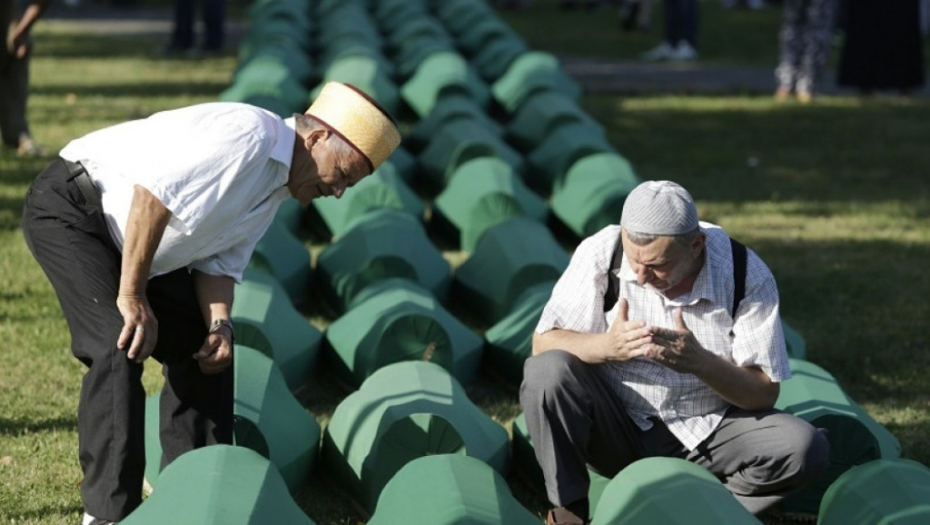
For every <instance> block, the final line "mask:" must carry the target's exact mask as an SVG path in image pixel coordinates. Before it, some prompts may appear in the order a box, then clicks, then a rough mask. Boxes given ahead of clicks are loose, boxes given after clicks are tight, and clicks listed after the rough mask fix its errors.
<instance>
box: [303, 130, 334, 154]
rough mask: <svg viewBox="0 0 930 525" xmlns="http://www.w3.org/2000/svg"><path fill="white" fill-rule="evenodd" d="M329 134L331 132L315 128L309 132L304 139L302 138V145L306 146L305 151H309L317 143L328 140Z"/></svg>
mask: <svg viewBox="0 0 930 525" xmlns="http://www.w3.org/2000/svg"><path fill="white" fill-rule="evenodd" d="M330 133H332V132H331V131H330V130H328V129H323V128H317V129H315V130H313V131H311V132H310V133H309V134H308V135H307V136H306V137H304V144H305V145H306V146H307V149H308V150H309V149H310V148H312V147H313V145H314V144H316V143H317V142H319V141H324V140H326V139H327V138H329V135H330Z"/></svg>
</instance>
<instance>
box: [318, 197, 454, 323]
mask: <svg viewBox="0 0 930 525" xmlns="http://www.w3.org/2000/svg"><path fill="white" fill-rule="evenodd" d="M316 271H317V282H318V283H319V285H320V288H321V290H322V291H323V294H324V297H325V299H326V301H327V303H328V304H329V305H330V306H331V307H332V308H333V309H334V310H335V311H337V312H344V311H345V309H346V306H347V305H348V304H349V303H350V302H351V301H352V299H353V298H354V297H355V296H356V295H357V294H358V292H360V291H361V290H362V289H363V288H365V287H366V286H368V285H369V284H371V283H372V282H374V281H377V280H381V279H387V278H391V277H401V278H408V279H412V280H413V281H415V282H416V283H418V284H419V285H421V286H422V287H423V288H425V289H427V290H429V291H430V292H431V293H432V294H433V295H434V296H435V297H437V298H439V299H440V300H444V299H445V297H446V294H447V293H448V291H449V285H450V283H451V282H452V271H451V269H450V267H449V262H448V261H446V259H444V258H443V256H442V253H441V252H440V251H439V250H438V249H437V248H436V247H435V246H434V245H433V243H432V241H430V240H429V238H428V237H427V235H426V230H425V229H424V228H423V224H422V222H420V221H419V220H417V219H416V218H414V217H413V216H412V215H410V214H407V213H404V212H401V211H397V210H390V209H381V210H374V211H371V212H368V213H366V214H365V215H362V216H360V217H358V218H357V219H356V220H355V221H354V222H352V223H351V224H350V225H349V227H348V228H347V229H346V231H345V233H343V234H342V235H341V236H340V237H339V238H337V239H336V240H335V241H334V242H332V243H331V244H329V245H328V246H327V247H326V248H324V249H323V251H321V252H320V254H319V256H318V257H317V262H316Z"/></svg>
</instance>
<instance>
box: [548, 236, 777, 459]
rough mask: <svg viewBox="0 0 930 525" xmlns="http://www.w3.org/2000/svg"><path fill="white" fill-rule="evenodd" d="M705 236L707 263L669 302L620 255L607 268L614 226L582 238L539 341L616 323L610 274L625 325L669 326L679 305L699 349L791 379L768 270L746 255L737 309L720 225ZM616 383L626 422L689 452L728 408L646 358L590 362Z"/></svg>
mask: <svg viewBox="0 0 930 525" xmlns="http://www.w3.org/2000/svg"><path fill="white" fill-rule="evenodd" d="M701 231H702V232H704V234H705V235H706V242H705V259H704V265H703V267H702V268H701V271H700V273H699V274H698V276H697V279H696V280H695V282H694V286H693V287H692V289H691V291H690V292H689V293H686V294H684V295H682V296H679V297H677V298H675V299H669V298H667V297H665V296H664V295H663V294H662V293H661V292H659V291H657V290H655V289H653V288H650V287H646V286H641V285H640V284H638V283H637V282H636V274H635V273H634V272H633V270H632V269H631V268H630V265H629V263H628V262H627V259H626V256H624V257H623V262H622V264H621V266H620V268H619V269H611V268H610V265H611V261H612V259H613V253H614V249H615V247H616V246H617V243H618V242H619V239H620V227H619V226H616V225H614V226H607V227H606V228H604V229H602V230H601V231H600V232H598V233H596V234H594V235H592V236H591V237H589V238H587V239H585V240H584V241H583V242H582V243H581V244H580V245H579V246H578V249H577V250H576V251H575V253H574V255H573V256H572V259H571V263H570V264H569V267H568V269H566V271H565V273H564V274H562V277H561V278H560V279H559V281H558V283H557V284H556V285H555V288H554V289H553V291H552V297H551V298H550V299H549V302H548V303H547V304H546V307H545V309H544V310H543V313H542V315H541V317H540V319H539V323H538V324H537V326H536V332H537V333H539V334H543V333H545V332H548V331H549V330H553V329H561V330H570V331H574V332H579V333H592V334H593V333H603V332H605V331H607V330H609V328H610V325H611V324H612V323H613V321H614V320H615V319H616V317H617V314H618V312H619V307H618V306H617V305H614V307H613V309H611V310H610V311H609V312H607V313H606V314H605V312H604V308H603V307H604V293H605V291H606V290H607V281H608V279H607V272H608V271H613V272H615V274H616V275H618V276H619V281H620V287H619V296H620V297H621V298H625V299H626V300H627V302H628V303H629V316H628V317H629V319H630V320H631V321H632V320H641V321H644V322H645V323H646V325H650V326H662V327H666V328H675V320H674V317H673V314H674V311H675V309H676V308H678V307H681V308H682V313H683V318H684V322H685V325H686V326H687V327H688V329H689V330H691V331H692V332H693V333H694V336H695V337H696V338H697V340H698V342H700V343H701V346H703V347H704V348H706V349H707V350H709V351H711V352H713V353H714V354H716V355H718V356H720V357H722V358H723V359H726V360H727V361H729V362H731V363H733V364H735V365H737V366H755V367H759V368H760V369H762V371H764V372H765V373H766V374H767V375H768V376H769V378H771V380H772V381H775V382H780V381H784V380H786V379H788V378H789V377H791V372H790V370H789V368H788V355H787V352H786V350H785V339H784V334H783V332H782V328H781V321H780V319H779V314H778V289H777V287H776V285H775V278H774V277H773V276H772V273H771V271H770V270H769V269H768V267H766V265H765V263H763V262H762V260H761V259H760V258H759V257H758V256H757V255H756V254H755V253H754V252H753V251H752V250H748V252H749V253H748V260H747V264H746V293H745V297H744V298H743V300H742V301H741V302H740V306H739V310H737V312H736V318H735V321H734V319H733V318H731V316H730V308H731V306H732V303H733V295H734V283H733V256H732V251H731V248H730V240H729V237H728V236H727V234H726V232H724V231H723V229H721V228H720V227H719V226H715V225H713V224H709V223H704V222H702V223H701ZM595 366H597V369H598V372H599V373H600V374H601V376H602V377H603V378H604V379H605V380H606V381H607V382H608V383H609V384H610V385H612V386H613V388H614V391H615V392H616V394H617V396H619V398H620V400H621V401H622V403H623V406H624V407H625V408H626V410H627V412H628V413H629V415H630V417H631V418H632V419H633V421H634V422H635V423H636V424H637V425H638V426H639V427H640V428H641V429H643V430H647V429H649V428H650V427H651V426H652V422H651V421H650V420H649V418H650V417H658V418H660V419H661V420H662V421H663V422H664V423H665V424H666V425H667V426H668V428H669V430H670V431H671V432H672V434H674V435H675V436H676V437H677V438H678V439H679V440H680V441H681V442H682V444H684V445H685V446H686V447H688V449H690V450H693V449H694V448H696V447H697V446H698V444H700V443H701V442H702V441H704V440H705V439H707V437H708V436H709V435H710V434H711V433H712V432H713V431H714V429H715V428H716V427H717V425H718V424H719V423H720V421H721V419H723V415H724V412H726V410H727V408H729V406H730V405H729V403H727V402H726V401H725V400H724V399H723V398H721V397H720V396H719V395H718V394H717V393H716V392H715V391H714V390H712V389H711V388H710V387H709V386H707V385H706V384H704V382H703V381H701V380H700V379H698V378H697V377H696V376H694V375H693V374H681V373H678V372H675V371H674V370H671V369H670V368H667V367H665V366H663V365H661V364H659V363H658V362H656V361H653V360H651V359H648V358H645V357H639V358H635V359H631V360H629V361H626V362H611V363H604V364H599V365H595Z"/></svg>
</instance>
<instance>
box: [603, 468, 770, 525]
mask: <svg viewBox="0 0 930 525" xmlns="http://www.w3.org/2000/svg"><path fill="white" fill-rule="evenodd" d="M645 523H650V524H651V523H656V524H658V523H661V524H662V525H677V524H681V525H693V524H696V523H701V524H704V523H707V524H711V523H713V524H714V525H760V524H761V523H762V522H761V521H759V520H758V519H756V517H755V516H753V515H752V514H751V513H750V512H749V511H748V510H746V509H745V508H744V507H743V506H742V505H740V504H739V502H737V501H736V498H734V497H733V495H732V494H730V491H728V490H727V489H726V487H724V486H723V484H722V483H720V481H719V480H718V479H717V478H715V477H714V476H713V474H711V473H710V472H709V471H708V470H707V469H705V468H704V467H701V466H698V465H695V464H694V463H691V462H690V461H686V460H684V459H678V458H663V457H653V458H646V459H641V460H639V461H636V462H634V463H632V464H631V465H629V466H627V467H626V468H625V469H623V470H621V471H620V473H619V474H617V475H616V476H615V477H614V479H612V480H611V481H610V483H608V484H607V487H606V488H605V489H604V493H603V494H602V495H601V498H600V501H599V502H598V504H597V507H595V510H594V519H593V520H592V521H591V525H608V524H609V525H640V524H645Z"/></svg>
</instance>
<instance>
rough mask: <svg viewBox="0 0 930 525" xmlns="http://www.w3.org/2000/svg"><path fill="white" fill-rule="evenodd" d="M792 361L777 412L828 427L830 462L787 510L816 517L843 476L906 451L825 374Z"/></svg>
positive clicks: (787, 503)
mask: <svg viewBox="0 0 930 525" xmlns="http://www.w3.org/2000/svg"><path fill="white" fill-rule="evenodd" d="M790 363H791V372H792V378H791V379H789V380H787V381H785V382H783V383H782V384H781V393H780V395H779V396H778V401H777V402H776V403H775V408H778V409H780V410H784V411H785V412H788V413H789V414H794V415H795V416H797V417H799V418H801V419H803V420H805V421H807V422H809V423H810V424H812V425H813V426H815V427H817V428H823V429H825V430H826V432H827V434H826V435H827V439H828V440H829V442H830V463H829V465H828V467H827V470H826V472H825V473H824V474H823V476H821V477H820V478H819V479H817V480H816V481H815V482H813V483H811V484H810V485H808V486H806V487H804V488H802V489H801V490H799V491H798V492H796V493H794V494H792V495H791V496H789V497H788V498H786V499H785V501H784V503H783V508H784V509H785V510H787V511H798V512H809V513H816V512H817V509H818V508H819V507H820V500H821V498H822V497H823V494H824V492H825V491H826V490H827V487H829V486H830V484H831V483H833V482H834V481H835V480H836V479H837V478H838V477H839V476H840V475H842V474H843V473H844V472H846V471H847V470H849V469H850V468H852V467H853V466H856V465H861V464H863V463H866V462H869V461H872V460H874V459H878V458H880V457H883V455H884V454H889V455H893V457H897V456H898V455H900V450H901V448H900V445H899V444H898V441H897V439H895V438H894V436H892V435H891V433H890V432H888V431H887V430H885V429H884V427H881V426H880V425H878V423H877V422H875V420H874V419H872V418H871V417H869V415H868V414H866V413H865V411H864V410H862V409H861V408H860V407H859V406H858V405H856V403H855V402H853V401H852V400H851V399H850V398H849V397H848V396H847V395H846V393H845V392H844V391H843V390H842V388H841V387H840V385H839V384H838V383H837V382H836V379H835V378H834V377H833V376H832V375H830V374H829V373H828V372H827V371H826V370H824V369H823V368H821V367H819V366H817V365H815V364H813V363H810V362H807V361H801V360H799V359H790Z"/></svg>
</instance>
